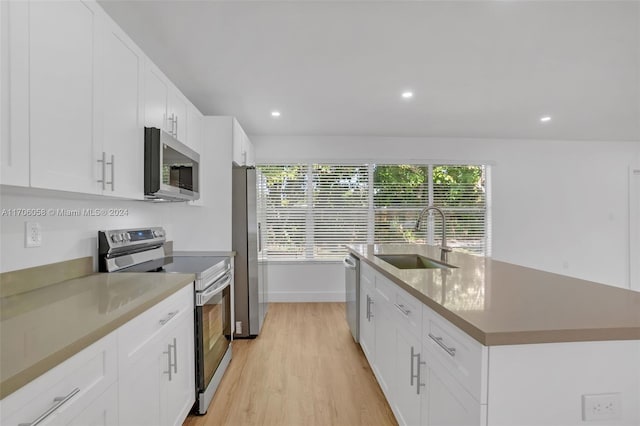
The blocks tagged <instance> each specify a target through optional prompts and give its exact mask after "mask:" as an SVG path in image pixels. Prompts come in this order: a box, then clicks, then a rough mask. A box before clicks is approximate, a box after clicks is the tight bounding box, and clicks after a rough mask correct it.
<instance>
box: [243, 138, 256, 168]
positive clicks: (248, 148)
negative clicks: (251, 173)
mask: <svg viewBox="0 0 640 426" xmlns="http://www.w3.org/2000/svg"><path fill="white" fill-rule="evenodd" d="M244 150H245V153H246V154H245V158H246V162H247V166H252V167H254V166H255V165H256V154H255V151H254V149H253V143H252V142H251V140H250V139H249V137H248V136H247V135H246V133H245V138H244Z"/></svg>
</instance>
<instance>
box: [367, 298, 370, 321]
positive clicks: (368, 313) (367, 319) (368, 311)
mask: <svg viewBox="0 0 640 426" xmlns="http://www.w3.org/2000/svg"><path fill="white" fill-rule="evenodd" d="M369 306H370V305H369V295H368V294H367V321H369Z"/></svg>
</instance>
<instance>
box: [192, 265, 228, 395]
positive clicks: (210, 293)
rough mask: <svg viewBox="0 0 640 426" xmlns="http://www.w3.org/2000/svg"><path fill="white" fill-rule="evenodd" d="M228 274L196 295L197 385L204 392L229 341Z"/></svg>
mask: <svg viewBox="0 0 640 426" xmlns="http://www.w3.org/2000/svg"><path fill="white" fill-rule="evenodd" d="M231 279H232V278H231V273H227V274H226V275H225V276H224V277H222V278H221V279H220V280H218V281H216V282H215V283H214V284H212V285H211V286H209V288H208V289H205V290H204V291H202V292H198V293H197V294H196V338H197V340H196V361H197V367H198V368H197V370H198V371H197V386H198V390H199V391H200V392H204V391H205V390H206V388H207V386H208V385H209V383H210V382H211V379H212V378H213V375H214V374H215V372H216V369H217V368H218V365H219V364H220V361H222V358H223V357H224V355H225V352H226V351H227V349H228V348H229V344H230V343H231Z"/></svg>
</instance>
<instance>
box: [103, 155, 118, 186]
mask: <svg viewBox="0 0 640 426" xmlns="http://www.w3.org/2000/svg"><path fill="white" fill-rule="evenodd" d="M107 164H109V165H110V166H111V181H110V182H102V189H104V186H105V184H107V185H111V191H113V181H114V180H115V178H114V172H115V156H114V155H113V154H111V162H109V161H107V162H106V163H105V162H103V163H102V168H103V169H104V167H105V166H106V165H107ZM102 179H103V180H104V179H105V176H103V177H102Z"/></svg>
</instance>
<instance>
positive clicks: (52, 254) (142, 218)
mask: <svg viewBox="0 0 640 426" xmlns="http://www.w3.org/2000/svg"><path fill="white" fill-rule="evenodd" d="M0 201H1V202H0V204H1V207H2V209H3V210H4V209H29V208H31V209H41V208H44V209H69V210H75V209H83V208H86V209H103V208H104V209H126V211H127V214H126V215H124V216H94V217H92V216H82V215H81V216H54V215H47V216H43V217H37V218H35V217H24V216H7V215H3V216H2V217H1V218H0V250H1V252H2V255H1V256H0V271H2V272H6V271H12V270H15V269H23V268H28V267H31V266H38V265H43V264H47V263H54V262H61V261H65V260H70V259H75V258H78V257H85V256H93V257H94V264H95V262H96V254H97V237H98V230H101V229H118V228H132V227H137V226H161V225H166V222H167V220H166V218H167V217H168V216H167V208H166V207H168V206H164V205H158V204H149V203H144V202H141V201H123V200H111V199H100V198H97V197H94V198H93V199H88V197H83V196H81V195H76V194H74V195H69V194H63V193H60V192H53V191H49V192H47V193H45V192H43V191H34V190H29V189H23V190H19V191H16V193H6V192H3V193H2V195H1V198H0ZM27 221H35V222H38V223H40V225H41V227H42V246H41V247H34V248H25V245H24V232H25V231H24V230H25V222H27ZM167 233H168V236H169V238H172V230H171V227H170V226H168V227H167Z"/></svg>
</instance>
